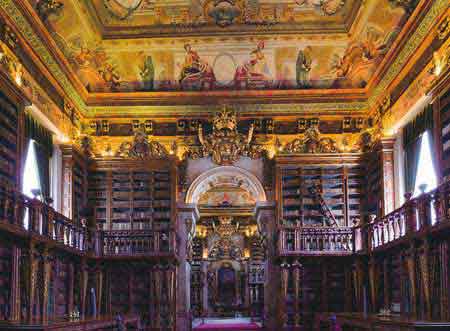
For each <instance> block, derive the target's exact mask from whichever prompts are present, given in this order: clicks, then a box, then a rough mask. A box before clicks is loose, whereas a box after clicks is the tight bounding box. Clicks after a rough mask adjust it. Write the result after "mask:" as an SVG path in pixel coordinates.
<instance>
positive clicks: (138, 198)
mask: <svg viewBox="0 0 450 331" xmlns="http://www.w3.org/2000/svg"><path fill="white" fill-rule="evenodd" d="M124 164H125V165H126V166H124ZM175 172H176V170H175V162H172V165H169V164H168V163H165V161H160V162H158V163H154V162H151V161H145V160H136V161H134V160H127V161H124V160H121V159H115V160H109V161H108V162H105V161H104V160H99V161H94V162H93V163H92V164H91V166H90V169H89V174H88V197H89V202H90V204H92V208H93V210H94V217H95V219H96V222H97V224H98V225H99V226H100V227H101V228H102V229H104V230H149V229H167V228H168V227H170V223H171V220H172V219H173V214H174V206H173V204H174V194H175V186H174V185H175V178H176V177H175V175H174V174H175Z"/></svg>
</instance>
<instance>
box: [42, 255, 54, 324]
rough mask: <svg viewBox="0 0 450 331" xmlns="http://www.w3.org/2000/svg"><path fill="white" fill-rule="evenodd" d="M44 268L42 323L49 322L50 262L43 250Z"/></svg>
mask: <svg viewBox="0 0 450 331" xmlns="http://www.w3.org/2000/svg"><path fill="white" fill-rule="evenodd" d="M42 258H43V262H44V266H43V269H44V270H43V277H42V278H43V282H44V284H43V291H42V292H43V293H42V322H43V323H47V322H48V320H49V311H48V303H49V300H50V298H49V288H50V280H51V267H52V265H51V261H50V255H49V253H48V249H47V248H45V250H44V252H43V254H42Z"/></svg>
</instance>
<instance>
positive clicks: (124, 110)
mask: <svg viewBox="0 0 450 331" xmlns="http://www.w3.org/2000/svg"><path fill="white" fill-rule="evenodd" d="M229 108H231V109H232V110H234V111H236V112H238V113H239V114H241V115H244V114H245V115H261V114H264V115H266V114H267V115H268V114H274V115H276V116H283V115H311V113H314V115H320V114H326V115H339V116H356V115H358V116H364V115H365V113H366V111H367V108H368V105H367V103H366V102H348V103H345V102H323V103H305V104H298V103H297V104H233V105H230V106H229ZM220 109H221V106H220V105H185V106H136V107H129V106H127V107H125V106H111V107H106V106H102V107H87V111H86V114H85V115H86V117H87V118H95V117H104V116H108V117H117V118H119V117H128V116H131V115H133V116H134V117H135V116H158V117H173V116H177V115H179V116H186V115H191V114H195V115H197V116H210V115H211V113H215V112H217V111H220Z"/></svg>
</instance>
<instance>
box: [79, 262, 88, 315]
mask: <svg viewBox="0 0 450 331" xmlns="http://www.w3.org/2000/svg"><path fill="white" fill-rule="evenodd" d="M88 278H89V272H88V266H87V264H86V261H82V262H81V273H80V305H81V307H80V315H81V318H84V317H85V316H86V310H87V297H86V296H87V287H88Z"/></svg>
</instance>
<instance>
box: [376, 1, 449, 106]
mask: <svg viewBox="0 0 450 331" xmlns="http://www.w3.org/2000/svg"><path fill="white" fill-rule="evenodd" d="M447 8H448V1H447V0H434V2H433V4H432V6H431V8H430V9H429V10H428V12H427V14H426V15H425V17H424V18H423V19H422V21H421V22H420V24H419V26H418V27H417V29H416V30H415V32H414V33H413V34H412V35H411V37H410V38H409V40H408V41H407V43H406V44H405V45H404V46H403V48H402V50H401V51H400V53H399V54H398V56H397V57H396V58H395V59H394V61H393V62H392V64H391V65H390V66H389V69H388V70H387V72H386V74H385V75H384V76H383V78H382V80H381V81H380V82H379V84H377V86H376V87H375V88H374V90H373V92H372V95H371V96H370V97H369V106H374V105H375V103H376V102H377V100H378V99H379V97H380V96H381V95H382V94H383V93H384V92H385V91H387V89H388V87H389V85H390V84H391V83H392V81H393V80H394V79H395V77H397V76H398V75H399V73H400V72H401V70H402V69H403V67H404V65H405V64H406V62H407V61H408V59H409V58H410V57H411V56H412V55H413V54H414V52H416V50H417V49H418V48H419V46H420V44H421V43H422V41H423V40H424V39H425V37H427V35H429V33H430V30H431V27H432V26H433V25H434V24H435V23H436V21H437V19H438V18H439V16H440V15H441V14H442V13H443V12H444V11H445V10H446V9H447Z"/></svg>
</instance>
